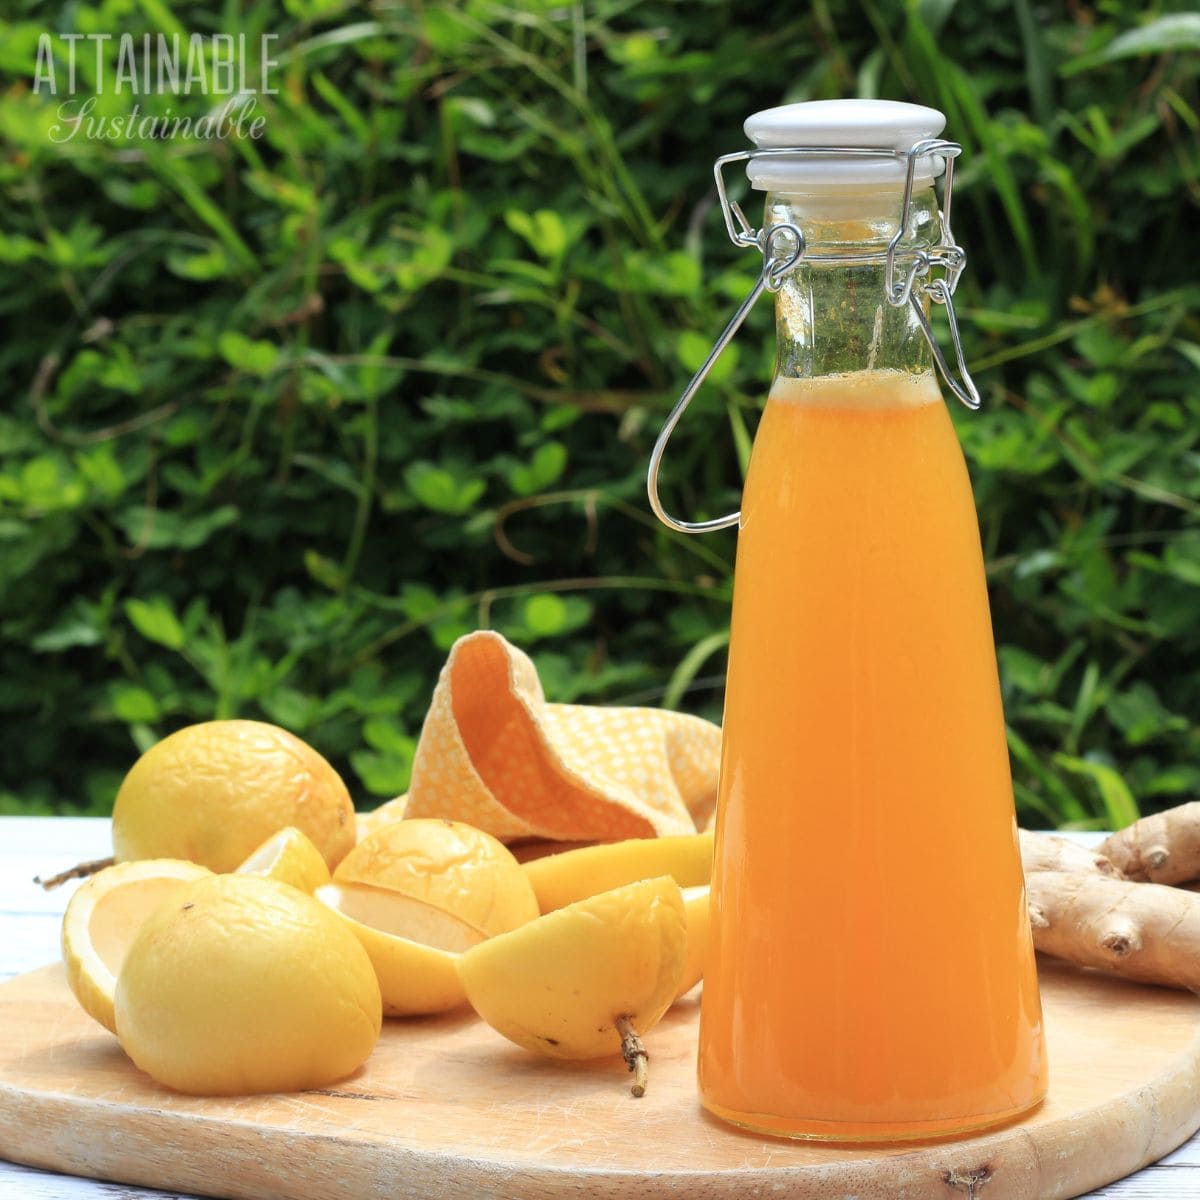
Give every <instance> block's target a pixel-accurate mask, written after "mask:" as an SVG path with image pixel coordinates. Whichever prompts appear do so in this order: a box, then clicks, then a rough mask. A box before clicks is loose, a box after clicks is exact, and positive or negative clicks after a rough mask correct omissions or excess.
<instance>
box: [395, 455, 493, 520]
mask: <svg viewBox="0 0 1200 1200" xmlns="http://www.w3.org/2000/svg"><path fill="white" fill-rule="evenodd" d="M404 482H405V483H406V484H407V485H408V490H409V491H410V492H411V493H412V494H413V496H414V497H415V498H416V499H417V500H419V501H420V502H421V503H422V504H423V505H425V507H426V508H431V509H433V511H434V512H440V513H448V514H450V515H453V516H460V515H461V514H462V513H465V512H469V511H470V510H471V509H472V508H473V507H474V506H475V503H476V501H478V500H479V498H480V497H481V496H482V495H483V493H484V492H485V491H486V490H487V484H486V483H484V481H483V480H482V479H470V478H462V477H460V476H459V475H458V474H457V473H456V471H454V470H451V469H449V468H447V467H439V466H435V465H434V464H433V463H429V462H415V463H412V464H411V465H410V466H409V467H408V469H407V470H406V471H405V472H404Z"/></svg>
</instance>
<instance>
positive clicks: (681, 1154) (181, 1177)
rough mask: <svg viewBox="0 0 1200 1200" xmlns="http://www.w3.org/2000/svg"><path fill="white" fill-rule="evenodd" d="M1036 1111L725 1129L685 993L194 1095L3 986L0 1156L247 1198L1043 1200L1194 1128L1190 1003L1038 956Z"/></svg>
mask: <svg viewBox="0 0 1200 1200" xmlns="http://www.w3.org/2000/svg"><path fill="white" fill-rule="evenodd" d="M1042 983H1043V1001H1044V1005H1045V1013H1046V1023H1047V1031H1048V1039H1049V1046H1050V1065H1051V1081H1052V1082H1051V1090H1050V1096H1049V1099H1048V1100H1047V1101H1046V1103H1045V1104H1044V1105H1043V1106H1042V1107H1041V1108H1040V1109H1039V1110H1038V1111H1037V1112H1036V1113H1035V1114H1033V1115H1032V1116H1030V1117H1028V1118H1027V1119H1026V1120H1024V1121H1022V1122H1021V1123H1019V1124H1016V1125H1013V1126H1009V1127H1007V1128H1005V1129H1001V1130H999V1131H997V1132H992V1133H988V1134H984V1135H982V1136H979V1137H975V1138H972V1139H970V1140H966V1141H958V1142H942V1143H925V1144H919V1145H917V1144H911V1143H910V1144H908V1145H903V1146H897V1147H893V1148H881V1147H864V1148H861V1149H847V1148H845V1147H828V1146H820V1145H813V1144H806V1143H800V1142H787V1141H782V1140H776V1139H771V1138H764V1137H758V1136H754V1135H749V1134H744V1133H739V1132H736V1131H735V1130H733V1129H730V1128H728V1127H726V1126H724V1125H722V1124H720V1123H718V1122H717V1121H715V1120H713V1119H711V1118H709V1117H708V1116H706V1115H705V1114H704V1113H703V1111H702V1110H701V1109H700V1107H699V1105H698V1103H697V1101H696V1089H695V1082H694V1060H695V1031H696V1019H697V1012H698V1008H699V1004H698V1001H697V1000H696V999H694V998H689V999H687V1000H685V1001H683V1002H681V1003H680V1004H678V1005H676V1007H675V1008H674V1009H673V1010H672V1012H671V1013H670V1014H669V1015H668V1017H667V1018H666V1020H665V1021H664V1023H663V1024H662V1025H660V1026H659V1028H658V1029H656V1030H655V1031H654V1032H653V1033H652V1035H651V1036H650V1039H649V1046H650V1051H651V1056H652V1061H651V1068H650V1070H651V1073H650V1090H649V1091H648V1092H647V1094H646V1096H645V1097H644V1098H643V1099H641V1100H635V1099H634V1098H633V1097H632V1096H631V1095H630V1094H629V1088H628V1079H629V1077H628V1075H627V1074H626V1073H625V1069H624V1066H623V1064H622V1063H621V1062H620V1060H619V1059H617V1060H614V1061H613V1062H603V1063H592V1064H586V1065H582V1066H581V1065H564V1064H556V1063H552V1062H546V1061H542V1060H539V1059H537V1058H534V1057H533V1056H531V1055H528V1054H526V1053H525V1052H523V1051H521V1050H518V1049H517V1048H516V1047H514V1046H511V1045H509V1043H507V1042H505V1041H504V1040H503V1039H501V1038H500V1037H499V1036H498V1035H496V1034H494V1033H493V1032H492V1031H491V1030H490V1029H488V1028H487V1027H486V1026H484V1025H483V1024H482V1023H481V1022H479V1021H477V1020H475V1019H473V1018H472V1017H471V1016H470V1015H468V1014H465V1013H463V1014H457V1015H452V1016H449V1017H440V1018H436V1019H433V1018H431V1019H426V1020H416V1021H407V1022H399V1021H390V1022H386V1023H385V1029H384V1034H383V1038H382V1040H381V1041H380V1044H379V1046H378V1048H377V1049H376V1051H375V1053H374V1054H373V1055H372V1057H371V1059H370V1062H369V1063H368V1065H367V1066H366V1068H364V1069H363V1070H362V1071H361V1072H359V1073H358V1074H357V1075H356V1076H354V1077H353V1078H351V1079H349V1080H346V1081H344V1082H343V1083H342V1084H340V1085H339V1086H337V1087H335V1088H328V1089H323V1090H320V1091H314V1092H304V1093H298V1094H294V1095H275V1096H260V1097H248V1098H242V1099H233V1100H228V1099H223V1100H206V1099H194V1098H189V1097H185V1096H179V1095H175V1094H173V1093H171V1092H169V1091H166V1090H164V1089H162V1088H159V1087H157V1086H156V1085H155V1084H154V1083H152V1082H151V1081H150V1080H149V1079H148V1078H147V1077H146V1076H144V1075H142V1074H141V1073H140V1072H139V1071H137V1070H136V1069H135V1068H134V1067H133V1066H132V1064H131V1063H130V1062H129V1061H128V1060H127V1059H126V1058H125V1056H124V1054H123V1053H122V1052H121V1050H120V1048H119V1046H118V1045H117V1042H116V1039H115V1038H113V1037H110V1036H109V1035H108V1034H107V1033H105V1032H104V1031H103V1030H102V1029H101V1028H100V1027H99V1026H98V1025H96V1024H94V1023H93V1022H92V1021H91V1019H90V1018H88V1017H87V1016H85V1015H84V1013H83V1012H82V1011H81V1010H80V1009H79V1008H78V1007H77V1006H76V1004H75V1001H74V999H73V998H72V996H71V994H70V992H69V991H68V990H67V987H66V983H65V981H64V977H63V973H62V969H61V968H60V967H46V968H43V969H42V970H39V971H34V972H32V973H30V974H28V975H24V976H21V977H20V978H17V979H14V980H12V981H10V982H8V983H5V984H3V985H0V1157H4V1158H9V1159H12V1160H15V1161H17V1162H22V1163H28V1164H31V1165H34V1166H41V1167H49V1168H52V1169H54V1170H58V1171H65V1172H69V1173H72V1174H77V1175H90V1176H96V1177H100V1178H107V1179H115V1180H121V1181H124V1182H129V1183H141V1184H148V1185H152V1186H158V1187H165V1188H172V1189H181V1190H186V1191H194V1192H201V1193H206V1194H210V1195H219V1196H228V1197H237V1198H239V1200H240V1198H242V1197H245V1198H247V1200H249V1198H254V1200H268V1198H271V1200H274V1198H280V1200H311V1198H313V1197H321V1198H322V1200H368V1198H372V1200H374V1198H376V1197H389V1198H390V1197H420V1198H421V1200H425V1198H427V1197H438V1198H442V1197H444V1198H447V1200H457V1198H460V1197H461V1198H462V1200H476V1198H479V1197H504V1198H506V1200H509V1198H514V1200H515V1198H520V1200H548V1198H550V1197H577V1198H578V1197H589V1198H590V1197H616V1196H636V1197H639V1198H655V1197H688V1198H689V1200H709V1198H715V1197H731V1198H732V1197H737V1198H739V1200H743V1198H747V1197H752V1196H770V1197H779V1198H787V1197H805V1198H807V1197H813V1198H817V1197H819V1198H820V1200H831V1198H833V1197H856V1198H858V1200H926V1198H929V1197H946V1198H952V1200H963V1198H964V1197H966V1198H967V1200H1016V1198H1020V1200H1055V1198H1056V1197H1066V1196H1075V1195H1079V1194H1080V1193H1082V1192H1086V1191H1089V1190H1090V1189H1092V1188H1095V1187H1099V1186H1100V1185H1102V1184H1104V1183H1107V1182H1110V1181H1111V1180H1113V1179H1117V1178H1120V1177H1121V1176H1123V1175H1126V1174H1128V1173H1129V1172H1131V1171H1134V1170H1137V1169H1138V1168H1139V1167H1141V1166H1144V1165H1145V1164H1147V1163H1149V1162H1152V1161H1154V1160H1155V1159H1156V1158H1159V1157H1161V1156H1162V1155H1163V1154H1165V1153H1167V1152H1168V1151H1169V1150H1172V1149H1174V1148H1175V1147H1176V1146H1178V1145H1179V1144H1180V1143H1181V1142H1183V1141H1185V1140H1186V1139H1187V1138H1188V1137H1189V1136H1190V1135H1191V1134H1192V1133H1193V1132H1194V1131H1195V1129H1196V1128H1197V1127H1198V1126H1200V1087H1198V1086H1197V1085H1198V1084H1200V998H1197V997H1196V996H1193V995H1192V994H1190V993H1185V992H1179V991H1168V990H1165V989H1156V988H1147V987H1138V986H1135V985H1131V984H1124V983H1120V982H1117V981H1115V980H1109V979H1105V978H1102V977H1100V976H1098V975H1094V974H1089V973H1085V972H1081V971H1076V970H1074V969H1072V968H1068V967H1065V966H1058V965H1054V964H1043V971H1042Z"/></svg>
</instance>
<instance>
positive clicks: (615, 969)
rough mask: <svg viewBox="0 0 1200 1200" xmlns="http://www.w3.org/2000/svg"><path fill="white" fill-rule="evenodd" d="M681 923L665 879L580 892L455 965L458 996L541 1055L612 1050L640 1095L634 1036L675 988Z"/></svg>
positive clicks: (680, 909) (674, 888)
mask: <svg viewBox="0 0 1200 1200" xmlns="http://www.w3.org/2000/svg"><path fill="white" fill-rule="evenodd" d="M686 954H687V924H686V916H685V912H684V904H683V898H682V896H681V894H680V891H679V885H678V884H676V882H675V881H674V880H673V879H671V878H670V877H669V876H663V877H660V878H657V879H647V880H642V881H640V882H638V883H631V884H627V885H626V886H624V887H619V888H614V889H612V890H610V891H606V892H601V893H599V894H598V895H595V896H589V897H588V898H586V899H584V900H580V901H578V902H577V903H575V904H570V905H567V906H566V907H565V908H560V909H557V910H556V911H554V912H551V913H548V914H546V915H545V916H543V917H539V918H538V919H537V920H536V921H531V922H530V923H529V924H527V925H522V926H521V927H520V928H519V929H515V930H513V931H512V932H511V933H503V934H500V935H499V936H497V937H493V938H489V939H488V940H487V941H485V942H482V943H480V944H479V945H478V946H476V947H474V948H473V949H471V950H468V951H467V952H466V953H464V954H463V955H462V957H461V958H460V959H459V962H458V969H459V974H460V976H461V978H462V981H463V986H464V987H465V989H466V994H467V999H468V1000H469V1001H470V1002H471V1005H472V1007H473V1008H474V1009H475V1011H476V1012H477V1013H478V1014H479V1015H480V1016H481V1017H482V1018H483V1019H484V1020H485V1021H486V1022H487V1023H488V1024H489V1025H491V1026H492V1027H493V1028H494V1029H496V1030H497V1031H498V1032H499V1033H502V1034H503V1035H504V1036H505V1037H506V1038H508V1039H509V1040H510V1041H513V1042H516V1044H517V1045H518V1046H523V1047H525V1049H527V1050H532V1051H534V1052H535V1053H537V1054H543V1055H546V1056H548V1057H550V1058H564V1059H587V1058H600V1057H603V1056H605V1055H609V1054H618V1053H619V1054H621V1055H622V1056H623V1057H624V1058H625V1061H626V1063H627V1064H628V1066H629V1068H630V1070H632V1071H633V1072H634V1073H635V1078H634V1086H633V1092H634V1095H637V1096H640V1095H642V1094H643V1093H644V1091H645V1089H646V1063H647V1054H646V1051H645V1048H644V1047H643V1045H642V1043H641V1038H640V1035H642V1034H645V1033H646V1032H648V1031H649V1030H651V1029H653V1028H654V1026H655V1025H656V1024H658V1022H659V1020H661V1018H662V1015H663V1014H664V1013H665V1012H666V1011H667V1009H668V1008H669V1007H670V1005H671V1003H672V1001H673V1000H674V999H675V997H676V995H677V994H678V991H679V984H680V981H681V979H682V977H683V969H684V960H685V957H686Z"/></svg>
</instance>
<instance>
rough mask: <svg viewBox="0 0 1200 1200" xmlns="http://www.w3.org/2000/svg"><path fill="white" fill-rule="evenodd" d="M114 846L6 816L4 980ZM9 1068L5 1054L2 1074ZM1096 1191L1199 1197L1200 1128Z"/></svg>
mask: <svg viewBox="0 0 1200 1200" xmlns="http://www.w3.org/2000/svg"><path fill="white" fill-rule="evenodd" d="M110 852H111V845H110V842H109V822H108V821H107V820H106V819H103V818H100V817H0V982H3V980H5V979H8V978H11V977H12V976H13V975H19V974H21V973H22V972H24V971H30V970H32V969H33V968H34V967H40V966H44V965H45V964H46V963H50V962H54V961H55V960H57V958H58V957H59V948H58V931H59V922H60V921H61V919H62V913H63V909H64V908H65V907H66V903H67V900H68V899H69V897H70V895H71V892H72V891H73V889H74V888H75V887H76V886H78V885H77V884H74V883H71V884H67V885H65V886H64V887H62V888H59V889H58V890H57V891H54V892H43V891H42V889H41V888H39V887H37V886H36V885H35V884H34V883H33V877H34V875H38V874H41V875H52V874H54V872H56V871H59V870H62V869H63V868H64V867H69V866H71V865H72V864H73V863H77V862H81V861H83V860H85V859H93V858H101V857H103V856H104V855H105V854H108V853H110ZM3 1076H4V1064H3V1063H2V1062H0V1081H2V1080H3ZM179 1195H180V1193H178V1192H160V1191H155V1190H153V1189H150V1188H139V1187H132V1186H130V1185H127V1184H111V1183H102V1182H100V1181H98V1180H94V1179H77V1178H74V1177H72V1176H68V1175H55V1174H52V1173H50V1172H47V1171H36V1170H33V1169H31V1168H29V1167H22V1166H17V1165H16V1164H14V1163H8V1162H4V1161H0V1200H50V1198H53V1200H154V1198H155V1197H160V1198H163V1200H173V1198H176V1197H178V1196H179ZM1091 1195H1092V1196H1093V1197H1104V1198H1105V1200H1110V1198H1111V1200H1117V1198H1119V1200H1148V1198H1150V1197H1154V1198H1156V1200H1162V1198H1164V1197H1178V1198H1180V1200H1182V1198H1183V1197H1187V1200H1196V1198H1197V1197H1200V1134H1197V1136H1196V1137H1194V1138H1193V1139H1192V1140H1191V1141H1190V1142H1187V1143H1186V1144H1184V1145H1183V1146H1181V1147H1180V1148H1179V1149H1178V1150H1176V1151H1175V1152H1174V1153H1173V1154H1169V1155H1168V1156H1167V1157H1166V1158H1164V1159H1162V1160H1161V1161H1159V1162H1157V1163H1155V1164H1154V1165H1153V1166H1150V1167H1147V1168H1145V1170H1142V1171H1139V1172H1138V1173H1137V1174H1136V1175H1131V1176H1130V1177H1129V1178H1128V1179H1124V1180H1121V1181H1120V1182H1119V1183H1114V1184H1111V1185H1110V1186H1108V1187H1106V1188H1102V1189H1101V1190H1100V1191H1098V1192H1093V1193H1091ZM314 1200H317V1198H316V1197H314ZM831 1200H833V1198H832V1197H831Z"/></svg>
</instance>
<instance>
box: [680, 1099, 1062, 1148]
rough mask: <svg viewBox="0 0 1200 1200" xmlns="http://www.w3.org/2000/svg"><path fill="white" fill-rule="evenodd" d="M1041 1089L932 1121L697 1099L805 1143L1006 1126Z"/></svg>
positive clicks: (920, 1138) (722, 1115)
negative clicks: (784, 1112)
mask: <svg viewBox="0 0 1200 1200" xmlns="http://www.w3.org/2000/svg"><path fill="white" fill-rule="evenodd" d="M1045 1098H1046V1093H1045V1091H1044V1090H1043V1091H1042V1092H1041V1093H1039V1094H1038V1095H1037V1096H1036V1097H1035V1098H1034V1099H1032V1100H1030V1101H1028V1102H1026V1103H1024V1104H1020V1105H1017V1106H1016V1107H1015V1108H1009V1109H1005V1110H1003V1111H999V1112H993V1113H981V1114H976V1115H974V1116H967V1117H959V1118H956V1119H941V1120H936V1121H883V1122H871V1121H817V1120H808V1119H804V1118H795V1117H775V1116H771V1115H770V1114H768V1113H753V1112H745V1113H744V1112H735V1111H733V1110H732V1109H726V1108H722V1107H721V1105H719V1104H714V1103H712V1102H711V1101H708V1100H705V1099H703V1098H701V1103H702V1104H703V1105H704V1107H705V1109H707V1110H708V1112H710V1113H711V1114H712V1115H713V1116H714V1117H717V1118H719V1119H720V1120H722V1121H725V1122H726V1123H728V1124H730V1125H736V1126H737V1127H738V1128H739V1129H745V1130H748V1131H749V1132H751V1133H765V1134H770V1136H772V1137H779V1138H788V1139H789V1140H792V1141H807V1142H848V1143H887V1142H928V1141H940V1140H943V1139H950V1138H961V1137H969V1136H971V1135H972V1134H975V1133H980V1132H982V1131H983V1130H985V1129H993V1128H995V1127H997V1126H1000V1125H1007V1124H1009V1123H1010V1122H1012V1121H1016V1120H1018V1119H1019V1118H1021V1117H1023V1116H1026V1115H1027V1114H1029V1113H1031V1112H1033V1110H1034V1109H1036V1108H1037V1107H1038V1106H1039V1105H1040V1104H1041V1103H1042V1101H1043V1100H1045Z"/></svg>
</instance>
